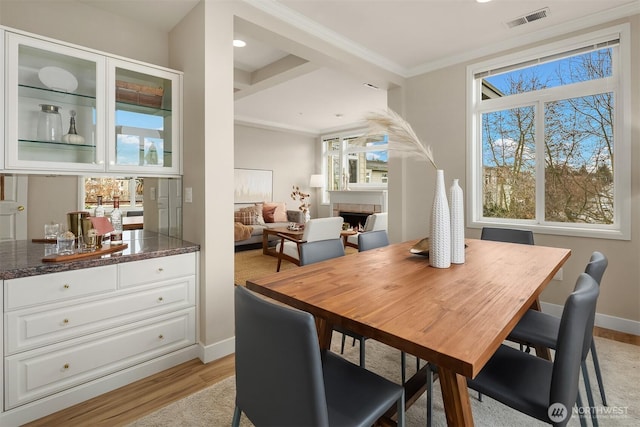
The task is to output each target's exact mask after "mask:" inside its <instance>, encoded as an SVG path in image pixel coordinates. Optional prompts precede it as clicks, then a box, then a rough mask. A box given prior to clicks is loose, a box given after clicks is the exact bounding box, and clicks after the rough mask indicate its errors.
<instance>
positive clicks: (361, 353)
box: [360, 337, 366, 368]
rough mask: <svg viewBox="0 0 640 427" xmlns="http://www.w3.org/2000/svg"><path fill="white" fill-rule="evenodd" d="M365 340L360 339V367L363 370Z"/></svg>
mask: <svg viewBox="0 0 640 427" xmlns="http://www.w3.org/2000/svg"><path fill="white" fill-rule="evenodd" d="M365 341H366V338H364V337H360V367H361V368H364V349H365V345H364V343H365Z"/></svg>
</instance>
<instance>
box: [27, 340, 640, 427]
mask: <svg viewBox="0 0 640 427" xmlns="http://www.w3.org/2000/svg"><path fill="white" fill-rule="evenodd" d="M594 335H596V336H599V337H603V338H608V339H613V340H616V341H621V342H625V343H628V344H634V345H638V346H640V336H636V335H630V334H624V333H621V332H616V331H611V330H608V329H603V328H599V327H596V328H595V330H594ZM234 361H235V359H234V357H233V355H229V356H227V357H224V358H222V359H220V360H217V361H215V362H211V363H208V364H206V365H205V364H203V363H202V362H200V360H198V359H194V360H191V361H189V362H186V363H183V364H181V365H178V366H175V367H173V368H171V369H168V370H166V371H163V372H160V373H158V374H155V375H152V376H150V377H147V378H145V379H142V380H140V381H137V382H135V383H132V384H129V385H127V386H125V387H122V388H119V389H117V390H114V391H111V392H109V393H105V394H103V395H101V396H98V397H96V398H93V399H90V400H88V401H86V402H83V403H80V404H78V405H75V406H72V407H70V408H67V409H63V410H62V411H60V412H56V413H54V414H51V415H48V416H46V417H44V418H41V419H39V420H36V421H34V422H32V423H29V424H26V425H27V426H29V427H35V426H38V427H40V426H42V427H44V426H47V427H50V426H65V427H75V426H109V427H115V426H122V425H125V424H127V423H130V422H132V421H134V420H136V419H138V418H141V417H143V416H145V415H147V414H149V413H151V412H154V411H156V410H158V409H160V408H162V407H163V406H166V405H168V404H169V403H172V402H174V401H176V400H179V399H182V398H184V397H186V396H188V395H190V394H192V393H195V392H197V391H199V390H202V389H204V388H206V387H209V386H211V385H213V384H215V383H217V382H219V381H222V380H223V379H225V378H228V377H230V376H231V375H234V374H235V363H234Z"/></svg>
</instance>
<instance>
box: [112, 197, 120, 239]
mask: <svg viewBox="0 0 640 427" xmlns="http://www.w3.org/2000/svg"><path fill="white" fill-rule="evenodd" d="M111 225H112V226H113V231H112V232H111V244H112V245H121V244H122V211H121V210H120V197H118V196H113V210H112V211H111Z"/></svg>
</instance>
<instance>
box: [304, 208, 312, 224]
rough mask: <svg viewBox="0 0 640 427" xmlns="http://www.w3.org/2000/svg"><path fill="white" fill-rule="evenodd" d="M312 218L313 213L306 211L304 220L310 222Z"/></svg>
mask: <svg viewBox="0 0 640 427" xmlns="http://www.w3.org/2000/svg"><path fill="white" fill-rule="evenodd" d="M310 219H311V213H310V212H309V211H308V210H307V211H306V212H305V213H304V222H305V223H307V222H309V220H310Z"/></svg>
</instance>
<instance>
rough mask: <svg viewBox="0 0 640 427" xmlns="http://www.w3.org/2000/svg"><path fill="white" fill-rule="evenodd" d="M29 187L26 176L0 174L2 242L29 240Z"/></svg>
mask: <svg viewBox="0 0 640 427" xmlns="http://www.w3.org/2000/svg"><path fill="white" fill-rule="evenodd" d="M27 186H28V178H27V176H25V175H2V174H0V241H5V240H25V239H26V238H27Z"/></svg>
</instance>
